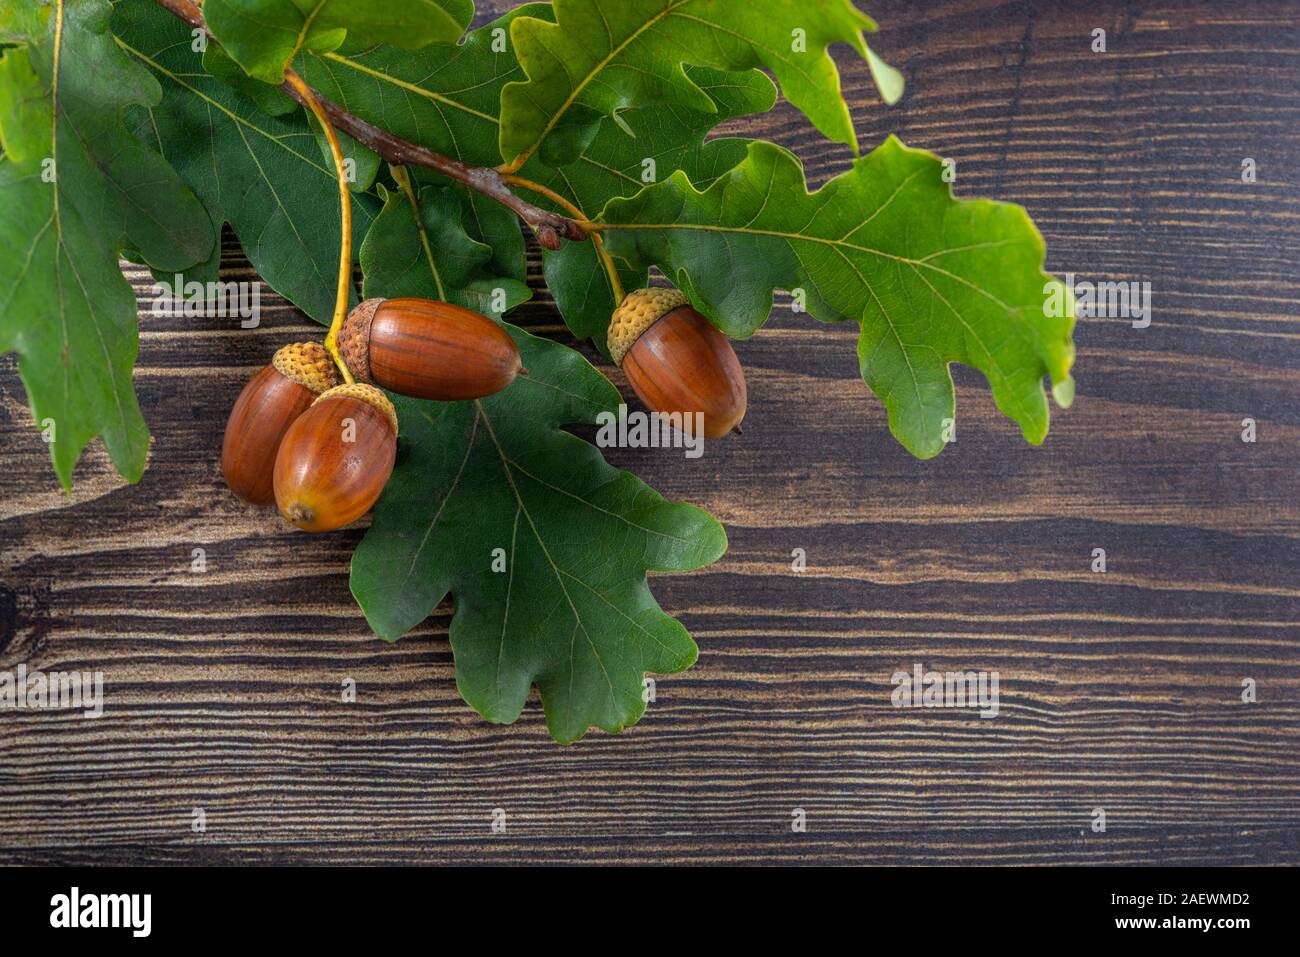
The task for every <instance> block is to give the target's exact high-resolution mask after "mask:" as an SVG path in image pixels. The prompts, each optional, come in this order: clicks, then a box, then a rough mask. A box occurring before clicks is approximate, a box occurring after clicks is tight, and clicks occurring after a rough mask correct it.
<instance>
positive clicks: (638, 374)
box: [609, 289, 748, 439]
mask: <svg viewBox="0 0 1300 957" xmlns="http://www.w3.org/2000/svg"><path fill="white" fill-rule="evenodd" d="M609 354H610V357H611V358H612V359H613V360H614V362H615V364H617V365H620V366H622V367H623V372H624V373H626V374H627V380H628V382H630V383H631V384H632V388H633V389H634V390H636V394H637V395H638V396H640V398H641V401H642V402H644V403H645V404H646V406H648V407H649V408H650V409H651V410H652V411H654V412H661V413H665V414H671V413H675V412H679V413H681V414H682V418H683V422H684V425H685V426H686V428H685V431H688V432H689V431H690V430H691V427H692V425H693V423H694V421H695V419H694V413H696V412H702V413H704V435H705V436H706V437H708V438H710V439H717V438H721V437H722V436H724V435H726V434H727V433H729V432H731V431H732V430H733V429H735V428H736V427H737V426H738V425H739V424H740V420H741V419H743V418H744V417H745V404H746V402H747V396H748V393H747V390H746V388H745V371H744V370H743V369H742V368H741V367H740V360H739V359H737V358H736V352H735V350H734V349H732V348H731V342H730V341H729V340H728V339H727V337H726V336H724V335H723V334H722V333H720V332H719V331H718V330H717V329H716V328H714V327H713V325H712V324H711V323H710V322H709V321H708V320H707V319H705V318H704V317H703V316H701V315H700V314H699V313H698V312H696V311H695V310H694V309H693V308H691V304H690V300H688V299H687V298H686V297H685V296H684V295H682V294H681V293H680V292H678V291H677V290H676V289H639V290H637V291H636V292H634V293H631V294H630V295H628V296H627V298H626V299H624V300H623V302H622V303H621V304H620V305H619V307H618V308H617V309H616V310H614V317H613V319H611V321H610V324H609Z"/></svg>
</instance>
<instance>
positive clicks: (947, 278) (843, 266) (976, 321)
mask: <svg viewBox="0 0 1300 957" xmlns="http://www.w3.org/2000/svg"><path fill="white" fill-rule="evenodd" d="M602 218H603V219H604V220H605V221H606V222H608V223H609V224H610V226H611V227H612V228H611V229H610V230H609V231H608V233H606V241H607V243H608V245H609V248H610V249H611V251H613V252H614V253H615V254H616V255H620V256H622V257H624V258H626V259H627V260H628V261H629V262H632V263H634V264H640V265H648V264H654V265H657V266H659V267H660V268H661V269H662V270H663V271H664V272H665V273H666V274H667V275H668V276H669V277H670V278H671V279H672V280H673V281H674V282H675V283H676V285H677V286H678V288H680V289H681V290H682V291H683V292H684V293H686V294H687V295H688V296H690V298H691V300H692V301H693V302H694V304H695V305H696V307H697V308H699V309H700V310H701V311H702V312H703V313H704V314H705V315H706V316H707V317H708V318H709V319H710V320H711V321H712V322H713V323H714V324H715V325H717V326H718V328H720V329H721V330H722V331H723V332H726V333H727V334H729V335H732V336H740V337H744V336H749V335H751V334H752V333H753V332H754V331H755V330H756V329H758V328H759V327H760V326H761V325H762V324H763V323H764V322H765V321H766V320H767V317H768V314H769V313H770V312H771V309H772V297H773V293H774V292H775V290H778V289H786V290H796V289H798V290H802V291H803V294H804V295H805V296H806V300H807V311H808V312H809V313H810V314H811V315H812V316H813V317H814V318H816V319H820V320H822V321H824V322H834V321H839V320H843V319H853V320H855V321H857V322H858V323H859V325H860V326H861V328H862V333H861V336H860V337H859V340H858V359H859V365H860V367H861V371H862V377H863V379H864V380H865V381H866V383H867V385H868V386H870V387H871V389H872V391H874V392H875V393H876V395H878V396H879V397H880V398H881V400H882V401H883V402H884V403H885V407H886V409H887V410H888V412H889V424H890V429H891V430H892V431H893V433H894V435H895V436H897V438H898V440H899V441H900V442H902V443H903V445H904V446H906V447H907V449H908V450H909V451H910V452H912V453H913V454H914V455H917V456H919V457H921V458H929V457H931V456H933V455H936V454H938V453H939V452H940V451H941V450H942V449H943V447H944V445H945V440H946V437H945V432H946V430H947V423H945V422H944V420H945V419H948V420H953V419H954V417H955V411H954V408H955V400H954V395H953V383H952V376H951V374H950V373H949V370H948V364H949V363H951V362H961V363H964V364H967V365H971V366H974V367H975V368H977V369H979V370H980V371H981V372H983V373H984V375H985V377H986V378H987V379H988V381H989V384H990V386H991V387H992V390H993V397H994V399H995V401H996V402H997V405H998V408H999V409H1001V410H1002V412H1003V413H1004V414H1006V415H1007V416H1008V417H1010V418H1012V419H1014V420H1015V421H1016V422H1018V423H1019V424H1020V428H1021V431H1022V433H1023V434H1024V436H1025V438H1026V439H1027V440H1028V441H1030V442H1033V443H1035V444H1037V443H1039V442H1042V440H1043V439H1044V438H1045V437H1046V435H1047V427H1048V404H1047V398H1046V396H1045V395H1044V391H1043V377H1044V376H1048V377H1050V379H1051V381H1052V383H1053V385H1054V387H1055V390H1056V394H1057V397H1058V400H1060V401H1062V402H1063V404H1067V403H1068V397H1069V394H1070V386H1069V381H1070V380H1069V373H1070V367H1071V365H1072V364H1073V361H1074V345H1073V342H1072V341H1071V338H1070V333H1071V330H1072V329H1073V326H1074V317H1073V308H1072V303H1071V302H1070V299H1069V296H1068V294H1065V293H1064V291H1063V290H1064V287H1063V286H1061V284H1060V283H1058V282H1056V281H1055V280H1053V279H1052V277H1050V276H1048V275H1047V274H1046V273H1044V272H1043V260H1044V256H1045V249H1044V246H1043V240H1042V237H1041V236H1040V235H1039V233H1038V230H1037V229H1035V227H1034V224H1033V222H1032V221H1031V220H1030V219H1029V216H1028V214H1027V213H1026V212H1025V211H1024V209H1022V208H1021V207H1019V206H1014V205H1011V204H1009V203H997V202H992V201H988V200H958V199H955V198H954V197H953V195H952V189H951V186H950V185H949V183H947V182H946V181H945V179H944V176H943V165H942V163H941V161H940V160H939V158H938V157H936V156H934V155H933V154H930V153H926V152H922V151H920V150H913V149H909V148H907V147H905V146H904V145H903V144H902V143H900V142H899V141H898V140H897V139H895V138H894V137H890V138H889V139H888V140H887V141H886V142H885V143H884V144H883V145H882V146H880V147H879V148H877V149H876V150H875V151H873V152H872V153H871V154H870V155H868V156H865V157H863V158H862V159H859V160H858V161H856V162H855V163H854V164H853V167H852V169H850V170H849V171H848V172H846V173H843V174H842V175H840V176H837V177H836V178H835V179H833V180H831V181H830V182H829V183H827V184H826V185H825V186H824V187H822V188H821V189H820V190H818V191H817V192H815V193H812V194H809V192H808V188H807V184H806V181H805V179H804V173H803V167H802V166H801V165H800V163H799V160H798V159H797V158H796V157H795V156H793V155H792V154H790V153H788V152H786V151H785V150H783V149H781V148H779V147H777V146H773V145H772V144H770V143H755V144H752V145H751V146H750V148H749V156H748V157H747V158H746V160H745V161H744V162H743V163H741V164H740V165H739V166H737V167H736V168H735V169H733V170H732V171H731V172H729V173H727V174H726V175H725V176H723V177H721V178H720V179H718V180H717V181H716V182H715V183H714V184H713V185H712V186H711V187H710V188H709V189H708V190H706V191H704V192H700V191H698V190H696V189H695V188H694V187H693V186H692V185H691V184H690V182H689V181H688V180H687V179H686V177H684V176H680V175H677V176H674V177H673V178H672V179H670V180H668V181H666V182H664V183H661V184H659V185H657V186H652V187H649V188H648V189H646V190H645V191H644V192H642V193H641V194H640V195H638V196H636V197H634V198H632V199H629V200H615V201H614V202H612V203H611V204H610V205H609V207H607V208H606V210H605V211H604V214H603V217H602ZM1054 297H1055V298H1057V299H1058V300H1059V302H1060V305H1061V308H1060V309H1059V310H1058V312H1060V313H1061V314H1060V315H1056V316H1049V315H1047V314H1046V313H1047V312H1048V311H1049V310H1048V309H1047V303H1048V302H1050V301H1051V299H1052V298H1054Z"/></svg>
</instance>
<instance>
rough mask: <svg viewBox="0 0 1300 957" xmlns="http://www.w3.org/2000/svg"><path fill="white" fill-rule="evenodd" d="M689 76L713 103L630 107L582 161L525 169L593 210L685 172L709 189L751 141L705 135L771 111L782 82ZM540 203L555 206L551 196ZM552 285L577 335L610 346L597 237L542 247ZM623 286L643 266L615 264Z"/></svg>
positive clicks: (639, 282) (634, 281)
mask: <svg viewBox="0 0 1300 957" xmlns="http://www.w3.org/2000/svg"><path fill="white" fill-rule="evenodd" d="M688 73H689V74H690V77H691V81H692V82H693V83H695V84H696V85H697V86H698V87H699V88H700V89H701V90H703V91H704V92H705V94H706V95H707V96H708V97H709V99H710V101H711V103H712V105H713V109H712V110H710V111H708V112H701V111H699V110H693V109H690V108H689V107H684V106H679V105H677V104H674V103H668V104H663V105H660V106H656V107H646V108H639V107H638V108H632V109H629V110H627V111H625V112H624V113H622V114H621V115H620V116H619V118H618V121H617V122H616V121H615V120H613V119H606V120H604V121H602V122H601V124H600V126H599V127H598V128H597V130H596V133H595V135H594V136H593V137H592V140H591V143H590V144H589V145H588V147H587V150H586V152H585V153H584V154H583V155H582V157H580V161H579V162H576V163H570V164H569V165H567V166H562V167H558V168H553V167H549V166H546V165H545V164H543V163H541V162H539V161H534V162H532V163H529V164H528V166H526V167H525V168H524V170H523V171H522V175H524V176H525V177H527V178H529V179H532V180H533V181H535V182H538V183H541V184H542V185H544V186H546V187H548V188H550V189H553V190H554V191H555V192H557V193H559V194H560V195H561V196H563V197H564V198H565V199H567V200H568V201H569V202H571V203H574V204H575V205H577V206H578V208H580V209H583V210H585V211H587V212H588V213H590V214H592V215H594V214H595V213H597V212H599V211H600V210H601V209H603V208H604V207H605V205H606V204H607V203H608V202H609V201H610V200H612V199H615V198H619V197H631V196H635V195H636V194H637V193H639V192H640V191H641V190H643V189H645V187H646V185H647V182H655V181H658V180H663V179H667V178H668V177H670V176H671V175H673V174H674V173H678V172H680V173H682V174H684V175H685V176H686V177H687V178H688V179H689V180H690V181H691V182H692V183H693V184H695V186H696V187H697V188H706V187H708V186H709V184H711V183H712V182H713V181H714V180H716V179H717V178H718V177H719V176H721V175H722V174H723V173H725V172H727V171H728V170H730V169H731V168H732V167H734V166H735V165H736V164H737V163H739V162H740V161H741V160H743V159H744V158H745V155H746V149H747V147H748V144H749V142H750V141H749V140H744V139H738V138H719V139H713V140H709V141H708V142H705V136H707V135H708V133H709V132H710V131H711V130H712V129H713V128H714V127H715V126H717V125H718V124H719V123H721V122H724V121H725V120H729V119H732V118H733V117H738V116H748V115H751V114H756V113H766V112H767V111H768V110H770V109H771V108H772V106H773V104H774V102H775V100H776V88H775V87H774V86H773V85H772V81H771V80H769V79H768V78H767V77H766V76H765V75H764V74H762V73H759V72H757V71H753V70H750V71H747V72H743V73H725V72H722V71H720V70H713V69H710V68H708V67H691V68H689V69H688ZM538 202H539V204H540V205H542V206H546V207H549V208H552V209H555V210H556V211H557V212H563V210H562V209H560V208H559V207H558V206H556V205H554V204H552V203H548V202H547V201H545V200H538ZM542 262H543V266H544V270H545V276H546V285H547V288H549V289H550V291H551V294H552V296H554V297H555V304H556V306H557V307H558V308H559V310H560V313H561V315H563V316H564V320H565V323H566V324H567V325H568V327H569V330H570V331H571V332H572V333H573V334H574V335H575V336H577V337H578V338H579V339H592V340H593V341H594V342H595V343H596V345H597V347H598V348H599V349H600V350H601V351H602V352H604V351H605V350H606V349H607V348H608V347H607V345H606V343H605V333H606V331H607V330H608V328H609V319H610V316H612V315H613V313H614V308H615V306H616V305H617V303H615V302H614V293H613V290H612V289H611V288H610V284H609V281H608V279H607V277H606V273H605V269H604V267H603V266H602V264H601V262H600V259H599V258H598V257H597V255H596V250H595V247H594V245H593V244H591V243H565V244H564V245H563V246H561V248H560V249H558V250H556V251H554V252H552V251H550V250H544V252H543V257H542ZM615 265H616V266H617V267H618V269H619V273H620V276H621V279H622V283H623V286H624V288H625V289H638V288H641V287H643V286H645V285H646V282H647V275H646V270H645V268H644V267H641V268H631V267H628V266H627V264H625V263H621V262H616V264H615Z"/></svg>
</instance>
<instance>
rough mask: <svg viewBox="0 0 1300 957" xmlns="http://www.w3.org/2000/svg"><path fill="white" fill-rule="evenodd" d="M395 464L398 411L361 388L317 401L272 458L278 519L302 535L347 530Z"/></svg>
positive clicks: (376, 393)
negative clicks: (280, 516)
mask: <svg viewBox="0 0 1300 957" xmlns="http://www.w3.org/2000/svg"><path fill="white" fill-rule="evenodd" d="M396 459H397V411H396V410H395V409H394V408H393V403H392V402H390V401H389V400H388V396H386V395H384V394H383V393H382V392H381V391H379V390H378V389H376V388H375V387H374V386H371V385H365V384H364V383H360V382H358V383H354V384H352V385H341V386H337V387H335V388H333V389H330V390H329V391H328V392H326V393H324V394H323V395H321V396H320V398H318V399H317V400H316V401H315V402H313V403H312V406H311V408H310V409H308V410H307V411H306V412H304V413H303V414H302V415H301V416H299V418H298V420H297V421H296V422H294V423H293V425H292V426H290V427H289V432H288V434H286V435H285V437H284V441H283V442H281V443H280V451H279V453H277V455H276V457H275V501H276V504H277V505H278V506H279V507H280V513H281V514H282V515H284V517H285V518H287V519H288V520H289V521H290V522H291V523H292V524H294V525H296V526H298V528H301V529H303V530H304V531H308V532H330V531H333V530H334V529H336V528H342V527H343V526H344V525H351V524H352V523H353V522H355V521H356V520H357V519H359V518H360V517H361V516H362V515H364V514H366V512H368V511H370V509H371V507H372V506H373V505H374V504H375V502H376V501H378V499H379V496H380V493H382V492H383V490H384V486H385V485H387V484H388V479H389V476H391V475H392V474H393V464H394V462H395V461H396Z"/></svg>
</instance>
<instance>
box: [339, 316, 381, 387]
mask: <svg viewBox="0 0 1300 957" xmlns="http://www.w3.org/2000/svg"><path fill="white" fill-rule="evenodd" d="M387 301H388V300H386V299H367V300H366V301H365V302H363V303H361V304H360V305H358V306H356V307H355V308H353V310H352V311H351V312H349V313H348V318H347V319H346V320H345V321H344V323H343V328H342V329H340V330H339V354H340V355H342V356H343V361H344V362H346V363H347V364H348V368H349V369H351V370H352V374H353V375H354V376H356V378H357V379H358V380H359V381H361V382H369V383H373V382H374V380H373V379H372V378H371V377H370V324H371V323H372V322H374V321H375V313H376V312H377V311H378V310H379V307H380V306H382V305H383V304H384V303H385V302H387Z"/></svg>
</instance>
